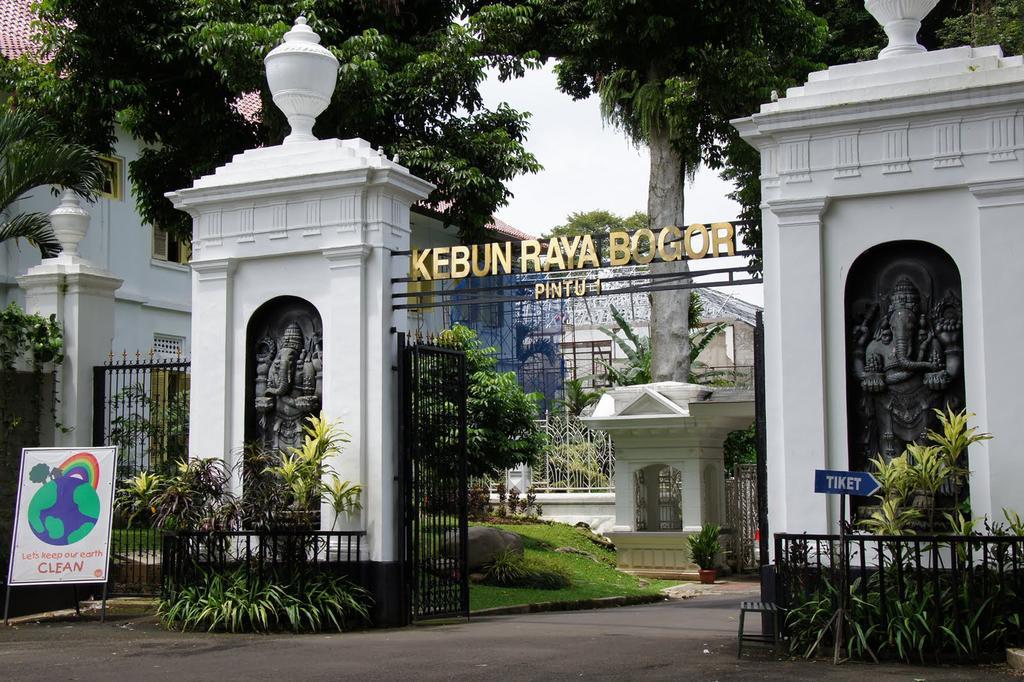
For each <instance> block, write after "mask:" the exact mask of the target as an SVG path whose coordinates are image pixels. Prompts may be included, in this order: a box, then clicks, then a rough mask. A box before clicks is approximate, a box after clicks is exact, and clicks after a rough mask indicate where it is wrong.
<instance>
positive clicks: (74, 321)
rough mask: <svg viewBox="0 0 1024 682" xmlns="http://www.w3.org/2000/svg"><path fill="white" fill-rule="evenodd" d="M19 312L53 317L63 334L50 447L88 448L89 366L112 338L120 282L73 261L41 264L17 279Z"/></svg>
mask: <svg viewBox="0 0 1024 682" xmlns="http://www.w3.org/2000/svg"><path fill="white" fill-rule="evenodd" d="M18 284H20V285H21V287H22V288H23V289H24V290H25V309H26V311H27V312H30V313H36V314H38V315H42V316H49V315H55V316H56V318H57V321H58V322H60V324H61V327H62V328H63V332H64V361H63V362H62V363H61V366H60V367H59V369H58V386H57V391H58V397H59V402H58V404H57V406H56V413H57V423H58V426H61V427H63V428H62V429H57V430H56V431H55V433H54V441H55V442H54V444H55V445H58V446H69V447H70V446H80V445H92V442H93V433H92V423H93V399H92V398H93V367H96V366H98V365H102V364H103V362H104V361H105V360H106V359H107V358H108V356H109V353H110V345H111V343H112V341H113V338H114V292H115V291H117V289H118V288H119V287H120V286H121V280H120V279H118V278H117V277H114V276H113V275H112V274H110V273H108V272H106V271H105V270H101V269H99V268H96V267H93V266H91V265H90V264H88V263H87V262H85V261H83V260H81V259H80V258H79V257H77V256H68V255H62V256H58V257H57V258H51V259H46V260H44V261H43V262H42V263H41V264H40V265H37V266H36V267H34V268H31V269H29V271H28V272H27V273H26V274H24V275H22V276H21V277H19V278H18Z"/></svg>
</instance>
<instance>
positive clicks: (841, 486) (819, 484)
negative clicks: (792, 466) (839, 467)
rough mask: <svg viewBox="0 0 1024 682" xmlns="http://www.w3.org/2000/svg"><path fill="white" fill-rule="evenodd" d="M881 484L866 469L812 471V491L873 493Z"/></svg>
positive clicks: (860, 494)
mask: <svg viewBox="0 0 1024 682" xmlns="http://www.w3.org/2000/svg"><path fill="white" fill-rule="evenodd" d="M881 487H882V486H881V485H880V484H879V483H878V479H877V478H875V477H874V476H872V475H871V474H869V473H868V472H866V471H832V470H830V469H817V470H815V472H814V492H816V493H827V494H830V495H859V496H861V497H866V496H868V495H874V494H875V493H876V492H877V491H878V489H879V488H881Z"/></svg>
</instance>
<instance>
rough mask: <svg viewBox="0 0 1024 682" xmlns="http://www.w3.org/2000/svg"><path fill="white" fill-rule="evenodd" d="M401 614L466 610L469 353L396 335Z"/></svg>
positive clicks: (461, 612) (421, 616)
mask: <svg viewBox="0 0 1024 682" xmlns="http://www.w3.org/2000/svg"><path fill="white" fill-rule="evenodd" d="M399 376H400V382H401V383H400V388H401V391H400V392H401V396H402V402H401V409H402V412H401V421H400V424H399V438H400V440H401V446H402V448H401V449H402V456H403V477H402V483H403V485H402V488H403V491H402V492H403V498H404V507H405V513H404V516H405V518H404V524H405V561H404V574H405V575H404V583H405V590H404V594H405V600H406V604H405V607H406V613H408V614H410V617H411V618H412V619H413V620H416V619H429V618H441V617H446V616H468V615H469V575H468V571H467V570H466V569H467V567H466V559H467V545H468V532H469V530H468V529H469V526H468V516H467V512H468V509H467V495H466V491H467V460H466V431H467V413H466V356H465V353H464V352H462V351H459V350H453V349H450V348H441V347H438V346H435V345H429V344H413V345H408V346H407V345H406V341H405V336H404V334H403V335H400V338H399Z"/></svg>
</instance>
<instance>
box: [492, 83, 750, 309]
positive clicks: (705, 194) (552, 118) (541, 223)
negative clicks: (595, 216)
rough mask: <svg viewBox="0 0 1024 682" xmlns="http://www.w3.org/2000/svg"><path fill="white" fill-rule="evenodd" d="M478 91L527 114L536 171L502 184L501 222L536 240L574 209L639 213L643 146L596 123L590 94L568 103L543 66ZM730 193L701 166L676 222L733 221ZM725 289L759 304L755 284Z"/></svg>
mask: <svg viewBox="0 0 1024 682" xmlns="http://www.w3.org/2000/svg"><path fill="white" fill-rule="evenodd" d="M480 90H481V93H482V94H483V97H484V101H485V103H486V104H487V106H489V107H494V106H497V105H498V104H499V103H500V102H502V101H504V102H508V103H509V104H510V105H511V106H512V107H513V108H515V109H518V110H520V111H528V112H530V113H531V114H532V117H531V119H530V133H529V138H528V139H527V141H526V148H527V149H528V150H529V151H530V152H532V153H533V154H534V156H536V157H537V160H538V161H540V163H541V164H542V165H543V166H544V170H542V171H541V172H539V173H536V174H534V175H526V176H521V177H518V178H516V179H514V180H513V181H512V182H511V183H510V184H509V189H510V190H511V191H512V193H513V194H514V195H515V196H514V197H513V198H512V199H511V200H510V202H509V205H508V206H505V207H504V208H501V209H499V210H498V216H499V217H500V218H502V219H503V220H504V221H505V222H507V223H508V224H510V225H512V226H514V227H517V228H519V229H520V230H523V231H524V232H529V233H531V234H537V235H539V234H541V233H543V232H545V231H547V230H549V229H550V228H552V227H554V226H555V225H560V224H562V223H564V222H565V218H566V216H568V215H569V214H570V213H573V212H575V211H590V210H595V209H604V210H608V211H612V212H613V213H617V214H619V215H630V214H632V213H634V212H636V211H646V210H647V178H648V167H649V164H650V160H649V157H648V153H647V149H646V148H643V147H642V148H639V149H638V148H637V147H635V146H633V145H632V144H631V143H630V142H629V141H628V140H627V139H626V136H625V135H624V134H623V133H622V132H621V131H619V130H617V129H615V128H613V127H611V126H609V125H606V124H604V123H603V122H602V120H601V112H600V108H599V105H598V101H597V98H596V97H591V98H590V99H588V100H584V101H581V102H574V101H573V100H572V99H570V98H569V97H568V96H566V95H563V94H562V93H561V92H559V91H558V88H557V85H556V82H555V75H554V72H553V71H552V69H551V66H550V65H549V66H547V67H545V68H544V69H542V70H539V71H531V72H529V73H527V75H526V77H524V78H521V79H518V80H512V81H508V82H505V83H501V82H499V81H498V79H497V78H496V77H491V78H489V79H488V80H487V81H486V82H485V83H484V84H483V86H482V87H481V89H480ZM731 191H732V187H731V185H730V183H727V182H725V181H724V180H722V179H720V178H719V177H718V175H717V173H714V172H711V171H707V170H703V169H702V170H701V171H700V172H698V173H697V176H696V178H695V179H694V182H693V184H692V185H689V186H688V187H687V188H686V203H685V208H684V222H685V223H686V224H690V223H695V222H701V223H710V222H717V221H724V220H732V219H734V218H736V217H737V214H738V207H737V205H736V203H735V202H733V201H731V200H730V199H728V198H727V197H726V195H727V194H728V193H729V192H731ZM709 265H710V263H709ZM718 265H721V261H719V263H718ZM694 269H699V268H697V267H695V268H694ZM733 289H734V290H735V292H736V294H737V295H738V296H740V297H741V298H744V299H746V300H749V301H750V302H752V303H756V304H758V305H761V303H762V294H761V291H760V289H761V287H760V286H759V285H758V286H744V287H734V288H733Z"/></svg>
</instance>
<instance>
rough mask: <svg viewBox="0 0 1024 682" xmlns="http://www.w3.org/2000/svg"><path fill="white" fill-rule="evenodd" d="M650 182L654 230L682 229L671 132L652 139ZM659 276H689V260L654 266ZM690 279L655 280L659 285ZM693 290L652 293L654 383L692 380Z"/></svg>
mask: <svg viewBox="0 0 1024 682" xmlns="http://www.w3.org/2000/svg"><path fill="white" fill-rule="evenodd" d="M648 144H649V146H650V151H651V179H650V183H649V185H648V190H647V214H648V215H649V216H650V221H651V229H652V230H659V229H661V228H663V227H665V226H667V225H679V226H682V224H683V189H684V187H683V178H684V175H685V174H684V168H683V159H682V157H681V156H680V155H679V154H678V153H677V152H676V150H675V149H673V147H672V144H671V143H670V142H669V138H668V132H667V131H664V130H662V131H655V132H654V133H653V134H652V135H651V136H650V139H649V140H648ZM651 271H652V272H656V273H668V272H673V273H680V274H681V273H685V272H688V271H689V265H688V264H687V262H686V261H685V260H678V261H675V262H673V263H652V264H651ZM685 281H686V280H674V279H670V282H666V281H665V280H664V279H661V280H655V284H656V286H661V285H664V284H668V283H673V284H674V283H684V282H685ZM689 311H690V290H689V289H683V290H678V291H657V292H654V293H653V294H651V379H652V380H653V381H687V380H688V379H689V375H690V320H689Z"/></svg>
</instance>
